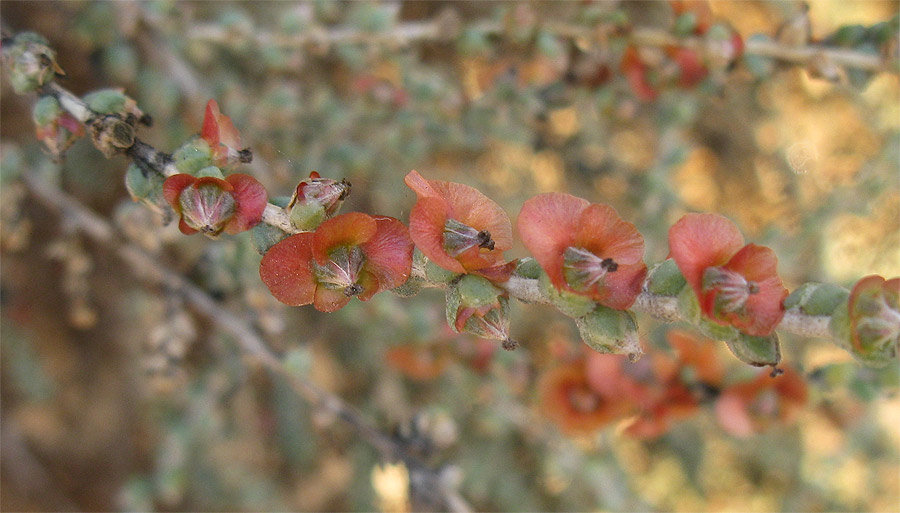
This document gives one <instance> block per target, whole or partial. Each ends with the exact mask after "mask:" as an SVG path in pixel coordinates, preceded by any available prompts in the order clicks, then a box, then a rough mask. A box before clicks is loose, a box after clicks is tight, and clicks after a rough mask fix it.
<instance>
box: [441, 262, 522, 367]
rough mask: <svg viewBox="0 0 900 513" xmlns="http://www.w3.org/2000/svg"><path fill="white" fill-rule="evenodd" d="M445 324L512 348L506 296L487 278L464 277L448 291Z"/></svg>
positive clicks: (472, 275)
mask: <svg viewBox="0 0 900 513" xmlns="http://www.w3.org/2000/svg"><path fill="white" fill-rule="evenodd" d="M446 313H447V323H448V324H449V325H450V327H451V328H452V329H453V330H454V331H456V332H457V333H470V334H472V335H475V336H478V337H481V338H489V339H494V340H503V341H504V344H503V347H504V349H514V348H515V346H516V344H515V343H514V342H513V341H512V340H510V339H509V300H508V299H507V297H506V293H505V292H504V291H503V290H501V289H499V288H497V287H495V286H494V285H493V284H491V282H490V281H488V280H487V279H486V278H483V277H481V276H477V275H474V274H466V275H463V276H462V278H460V280H459V282H457V283H456V284H455V285H454V286H453V287H451V288H450V290H449V291H448V292H447V310H446Z"/></svg>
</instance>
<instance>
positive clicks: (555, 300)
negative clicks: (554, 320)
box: [538, 273, 597, 319]
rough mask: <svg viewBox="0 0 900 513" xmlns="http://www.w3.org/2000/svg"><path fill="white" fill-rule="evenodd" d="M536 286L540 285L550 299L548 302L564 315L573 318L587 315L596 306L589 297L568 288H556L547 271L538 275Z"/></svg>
mask: <svg viewBox="0 0 900 513" xmlns="http://www.w3.org/2000/svg"><path fill="white" fill-rule="evenodd" d="M538 286H539V287H540V289H541V292H543V293H544V295H546V296H547V297H548V298H549V299H550V304H552V305H553V306H555V307H556V309H557V310H559V311H560V312H562V313H563V314H564V315H567V316H569V317H572V318H573V319H574V318H577V317H582V316H584V315H587V314H588V313H590V312H591V310H593V309H594V307H596V306H597V303H595V302H594V300H593V299H591V298H589V297H585V296H580V295H578V294H575V293H574V292H569V291H568V290H559V289H557V288H556V286H555V285H553V283H551V282H550V277H549V276H547V273H541V274H540V276H539V277H538Z"/></svg>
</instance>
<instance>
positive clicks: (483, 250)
mask: <svg viewBox="0 0 900 513" xmlns="http://www.w3.org/2000/svg"><path fill="white" fill-rule="evenodd" d="M405 182H406V185H408V186H409V188H411V189H412V190H414V191H415V192H416V195H417V196H418V201H416V204H415V206H414V207H413V209H412V211H411V212H410V214H409V232H410V236H411V237H412V239H413V241H414V242H415V243H416V247H418V248H419V250H421V251H422V253H423V254H424V255H425V256H426V257H428V258H429V259H430V260H431V261H433V262H434V263H435V264H437V265H439V266H441V267H443V268H444V269H447V270H449V271H453V272H455V273H468V272H478V273H479V274H483V275H485V276H488V277H490V278H491V279H494V280H496V281H505V280H506V279H508V278H509V274H510V273H511V272H512V269H513V267H512V266H509V265H506V263H505V262H504V261H503V252H504V251H506V250H508V249H510V248H511V247H512V226H511V225H510V222H509V218H508V217H507V216H506V213H505V212H504V211H503V209H501V208H500V206H499V205H497V204H496V203H494V202H493V201H491V200H490V199H488V198H487V197H486V196H485V195H484V194H482V193H481V192H479V191H478V190H477V189H475V188H473V187H469V186H468V185H463V184H459V183H454V182H445V181H442V180H426V179H425V178H423V177H422V175H420V174H419V173H418V172H416V171H410V173H409V174H408V175H406V179H405Z"/></svg>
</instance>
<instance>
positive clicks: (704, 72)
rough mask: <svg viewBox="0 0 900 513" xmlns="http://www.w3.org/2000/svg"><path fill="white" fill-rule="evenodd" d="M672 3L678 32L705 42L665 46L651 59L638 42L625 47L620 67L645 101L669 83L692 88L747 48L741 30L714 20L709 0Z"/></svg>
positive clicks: (637, 94) (681, 0) (657, 93)
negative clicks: (643, 53)
mask: <svg viewBox="0 0 900 513" xmlns="http://www.w3.org/2000/svg"><path fill="white" fill-rule="evenodd" d="M669 5H670V7H671V8H672V12H673V14H674V15H675V20H676V21H675V27H674V30H675V32H676V34H677V35H679V36H693V37H695V38H697V40H698V41H699V42H701V43H702V44H701V45H699V46H698V45H692V46H688V45H669V46H666V47H665V48H664V49H663V50H664V54H665V55H664V56H663V55H662V54H660V55H659V56H657V57H655V58H652V59H646V58H644V57H642V56H641V50H639V49H638V47H636V46H629V47H628V48H626V49H625V53H624V54H623V55H622V60H621V63H620V68H621V70H622V73H623V74H624V75H625V78H626V79H627V80H628V84H629V85H630V86H631V90H632V92H633V93H634V94H635V96H637V97H638V98H639V99H641V100H644V101H653V100H655V99H656V97H657V96H658V95H659V92H660V89H662V88H663V87H665V86H666V85H668V84H674V85H676V86H678V87H680V88H682V89H690V88H693V87H695V86H697V85H698V84H700V83H701V82H702V81H703V80H704V79H705V78H706V77H707V76H709V75H710V71H711V70H717V69H726V68H728V67H729V66H731V65H732V64H733V63H734V62H735V61H736V60H737V59H738V58H740V56H741V55H742V54H743V52H744V42H743V39H742V38H741V36H740V34H738V33H737V32H736V31H735V30H734V29H733V28H731V27H730V26H728V25H727V24H724V23H722V22H718V23H715V20H714V19H713V14H712V10H711V9H710V7H709V3H708V2H706V1H696V0H670V1H669ZM657 61H660V62H657ZM650 62H653V65H651V64H650ZM670 70H671V71H670Z"/></svg>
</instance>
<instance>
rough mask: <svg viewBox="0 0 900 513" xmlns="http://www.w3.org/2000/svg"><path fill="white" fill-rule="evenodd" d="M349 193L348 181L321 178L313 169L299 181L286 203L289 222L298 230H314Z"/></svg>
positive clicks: (339, 206)
mask: <svg viewBox="0 0 900 513" xmlns="http://www.w3.org/2000/svg"><path fill="white" fill-rule="evenodd" d="M349 195H350V182H348V181H346V180H341V181H340V182H338V181H336V180H331V179H329V178H321V177H320V176H319V173H317V172H315V171H313V172H312V173H310V174H309V179H308V180H304V181H302V182H300V184H299V185H297V189H296V190H295V191H294V195H293V197H292V198H291V201H290V203H288V211H289V212H290V219H291V224H293V225H294V226H295V227H297V228H298V229H300V230H304V231H311V230H315V229H316V227H318V226H319V225H320V224H322V222H323V221H325V220H326V219H329V218H331V217H334V215H335V214H337V212H338V210H340V208H341V204H342V203H343V202H344V200H345V199H346V198H347V196H349Z"/></svg>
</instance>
